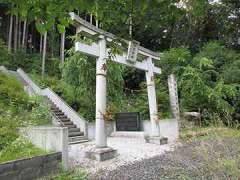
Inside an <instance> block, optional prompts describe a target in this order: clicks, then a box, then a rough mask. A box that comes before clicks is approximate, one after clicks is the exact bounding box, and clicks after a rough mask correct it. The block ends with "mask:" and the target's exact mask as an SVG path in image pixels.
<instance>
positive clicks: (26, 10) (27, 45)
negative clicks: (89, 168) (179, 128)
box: [0, 0, 240, 126]
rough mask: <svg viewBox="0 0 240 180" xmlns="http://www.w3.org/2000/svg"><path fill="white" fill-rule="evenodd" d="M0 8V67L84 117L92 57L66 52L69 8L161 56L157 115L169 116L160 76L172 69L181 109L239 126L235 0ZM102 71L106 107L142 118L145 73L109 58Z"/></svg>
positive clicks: (26, 3) (9, 0)
mask: <svg viewBox="0 0 240 180" xmlns="http://www.w3.org/2000/svg"><path fill="white" fill-rule="evenodd" d="M0 9H1V13H0V15H1V19H0V22H1V23H0V24H1V26H0V29H1V31H0V38H1V39H2V40H1V41H0V53H1V57H0V64H1V65H6V66H7V67H8V68H11V69H16V68H17V67H22V68H23V69H24V70H25V71H27V72H28V73H30V74H31V75H32V77H33V78H35V79H36V81H38V83H39V84H41V85H42V86H50V87H52V88H53V89H54V90H55V91H56V92H57V93H58V94H59V95H61V96H62V97H63V98H64V99H65V100H66V101H67V102H68V103H69V104H70V105H71V106H72V107H73V108H74V109H75V110H76V111H78V112H79V113H80V114H82V115H84V116H85V117H86V118H87V119H89V120H94V112H95V110H94V109H95V61H94V60H92V58H90V57H87V56H85V55H82V54H80V53H75V52H74V51H73V49H72V47H73V43H74V38H73V36H74V35H75V29H74V27H73V26H72V21H71V20H70V17H69V12H72V11H73V12H75V13H76V14H78V15H79V16H81V17H82V18H84V19H85V20H87V21H89V22H91V23H92V24H93V25H95V26H97V27H101V28H102V29H104V30H106V31H109V32H111V33H114V34H116V35H117V36H119V37H123V38H125V39H128V40H132V39H135V40H137V41H139V42H140V44H141V45H142V46H144V47H146V48H148V49H151V50H153V51H156V52H159V53H161V59H160V60H159V61H158V62H155V63H156V64H157V65H159V66H160V67H161V68H162V71H163V73H162V75H160V76H156V88H157V100H158V108H159V110H160V117H161V118H165V117H170V116H171V115H170V112H169V99H168V89H167V82H166V80H167V76H168V75H169V74H171V73H173V74H175V75H176V77H177V80H178V86H179V88H178V91H179V92H178V94H179V100H180V108H181V112H186V111H194V112H201V114H202V117H203V118H202V122H203V124H205V125H209V124H211V123H224V124H225V125H229V126H239V122H240V79H239V77H240V52H239V50H240V21H239V19H240V2H239V1H238V0H219V1H211V0H209V1H208V0H161V1H159V0H146V1H144V0H140V1H139V0H116V1H110V0H98V1H87V0H72V1H68V0H67V1H65V0H59V1H52V0H45V1H36V0H31V1H30V0H2V1H1V3H0ZM11 27H12V29H11ZM63 45H65V46H63ZM108 73H109V76H108V100H109V102H108V109H109V111H111V112H113V113H115V112H119V111H138V112H140V113H141V114H142V119H145V118H148V102H147V92H146V88H145V84H144V83H145V74H144V73H142V72H139V71H136V70H134V69H132V68H126V67H122V66H119V65H116V64H114V63H112V62H110V61H109V63H108ZM41 76H42V77H41ZM89 89H90V90H89Z"/></svg>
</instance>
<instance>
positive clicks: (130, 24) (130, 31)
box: [129, 14, 133, 39]
mask: <svg viewBox="0 0 240 180" xmlns="http://www.w3.org/2000/svg"><path fill="white" fill-rule="evenodd" d="M132 27H133V24H132V14H130V15H129V36H130V38H131V39H132Z"/></svg>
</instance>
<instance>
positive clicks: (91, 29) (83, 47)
mask: <svg viewBox="0 0 240 180" xmlns="http://www.w3.org/2000/svg"><path fill="white" fill-rule="evenodd" d="M70 16H71V19H72V20H73V21H74V25H75V27H76V28H77V32H81V31H82V32H85V33H87V34H90V35H96V34H99V35H103V36H104V37H106V38H107V39H109V40H110V41H111V40H114V39H117V36H115V35H114V34H112V33H109V32H106V31H104V30H102V29H100V28H97V27H95V26H94V25H92V24H90V23H89V22H87V21H85V20H84V19H82V18H80V17H79V16H78V15H76V14H75V13H73V12H71V13H70ZM122 40H123V41H124V42H126V43H129V41H128V40H125V39H122ZM75 48H76V51H81V52H83V53H85V54H88V55H91V56H96V57H98V56H99V53H100V52H99V48H98V45H97V44H95V43H93V44H92V45H87V44H84V43H81V42H76V44H75ZM138 54H140V55H142V56H144V57H146V58H145V59H147V58H151V59H156V60H159V59H160V54H159V53H156V52H153V51H151V50H149V49H146V48H144V47H142V46H139V47H138ZM112 60H113V61H115V62H117V63H121V64H125V65H128V66H132V67H135V68H138V69H141V70H145V71H148V70H149V63H148V62H147V61H146V60H145V61H142V62H140V61H136V63H134V65H133V64H131V63H129V62H127V61H126V54H125V55H123V56H122V55H115V57H114V59H112ZM150 66H152V69H153V73H155V74H161V69H160V68H158V67H156V66H154V64H153V62H152V61H151V65H150Z"/></svg>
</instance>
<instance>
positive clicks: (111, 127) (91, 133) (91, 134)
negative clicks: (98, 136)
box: [88, 121, 116, 139]
mask: <svg viewBox="0 0 240 180" xmlns="http://www.w3.org/2000/svg"><path fill="white" fill-rule="evenodd" d="M106 127H107V128H106V131H107V136H109V135H111V133H112V132H114V131H115V129H116V123H115V121H108V122H107V125H106ZM88 139H95V122H91V123H88Z"/></svg>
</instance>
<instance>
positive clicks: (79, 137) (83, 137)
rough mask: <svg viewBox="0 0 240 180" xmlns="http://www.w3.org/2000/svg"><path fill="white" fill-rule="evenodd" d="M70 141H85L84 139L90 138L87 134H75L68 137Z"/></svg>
mask: <svg viewBox="0 0 240 180" xmlns="http://www.w3.org/2000/svg"><path fill="white" fill-rule="evenodd" d="M68 139H69V142H70V143H72V142H76V141H84V140H88V139H87V137H86V136H74V137H68Z"/></svg>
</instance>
